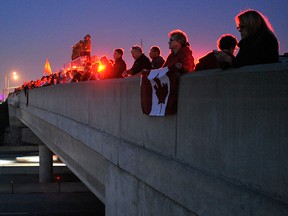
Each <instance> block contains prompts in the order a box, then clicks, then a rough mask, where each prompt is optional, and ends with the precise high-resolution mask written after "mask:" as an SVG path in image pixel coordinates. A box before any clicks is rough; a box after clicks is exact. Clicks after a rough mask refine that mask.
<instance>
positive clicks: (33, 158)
mask: <svg viewBox="0 0 288 216" xmlns="http://www.w3.org/2000/svg"><path fill="white" fill-rule="evenodd" d="M16 161H17V162H20V163H27V162H29V163H39V161H40V160H39V156H25V157H24V156H23V157H16ZM57 161H58V157H57V156H56V155H53V162H57Z"/></svg>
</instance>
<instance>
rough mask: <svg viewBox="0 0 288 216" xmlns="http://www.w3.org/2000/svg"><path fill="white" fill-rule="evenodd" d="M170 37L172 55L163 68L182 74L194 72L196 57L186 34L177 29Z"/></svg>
mask: <svg viewBox="0 0 288 216" xmlns="http://www.w3.org/2000/svg"><path fill="white" fill-rule="evenodd" d="M168 36H169V37H170V39H169V42H168V44H169V49H170V50H171V53H170V54H169V56H168V57H167V59H166V62H165V63H164V65H163V67H168V68H169V70H173V71H175V72H177V73H180V74H183V73H187V72H192V71H194V69H195V64H194V57H193V55H192V50H191V48H190V44H189V42H188V38H187V35H186V33H185V32H183V31H181V30H178V29H177V30H173V31H171V32H170V33H169V34H168Z"/></svg>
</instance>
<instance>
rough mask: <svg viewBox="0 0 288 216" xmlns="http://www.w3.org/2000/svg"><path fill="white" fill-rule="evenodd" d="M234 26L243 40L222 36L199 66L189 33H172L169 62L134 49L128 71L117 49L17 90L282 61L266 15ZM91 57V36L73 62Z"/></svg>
mask: <svg viewBox="0 0 288 216" xmlns="http://www.w3.org/2000/svg"><path fill="white" fill-rule="evenodd" d="M235 23H236V27H237V29H238V31H239V33H240V36H241V40H240V41H239V42H238V41H237V39H236V37H235V36H234V35H231V34H225V35H222V36H221V37H220V38H219V39H218V43H217V46H218V50H213V51H211V52H209V53H208V54H207V55H205V56H204V57H202V58H200V59H199V63H197V64H196V65H195V63H194V57H193V52H192V49H191V47H190V43H189V41H188V37H187V35H186V33H185V32H183V31H181V30H173V31H171V32H170V33H169V34H168V36H169V42H168V44H169V49H170V50H171V53H170V54H169V55H168V57H167V59H166V60H165V59H164V58H163V57H162V56H161V49H160V48H159V47H158V46H152V47H151V48H150V51H149V57H150V59H149V58H148V57H147V56H146V55H145V54H144V53H143V50H142V48H141V47H140V46H138V45H135V46H132V48H131V50H130V51H131V55H132V57H133V58H134V60H135V61H134V64H133V66H132V67H131V68H130V69H127V66H126V63H125V61H124V60H123V55H124V50H123V49H122V48H118V49H115V50H114V53H113V58H114V60H108V58H107V57H106V56H103V57H102V58H101V59H100V60H99V61H97V63H96V64H91V63H89V62H88V63H87V64H86V65H85V67H84V70H83V71H77V70H72V71H71V70H68V71H67V72H64V71H63V70H61V71H59V72H58V73H53V74H51V75H47V76H43V77H42V78H41V79H39V80H37V81H30V82H26V83H24V84H23V86H22V87H20V88H19V89H18V90H22V89H31V88H35V87H44V86H48V85H55V84H62V83H69V82H79V81H87V80H99V79H110V78H123V77H124V78H125V77H129V76H134V75H136V74H140V73H141V72H142V71H143V70H152V69H158V68H162V67H168V68H169V70H171V71H173V72H175V73H177V74H179V75H181V74H183V73H188V72H193V71H200V70H206V69H214V68H222V69H227V68H230V67H241V66H245V65H254V64H266V63H274V62H278V61H279V43H278V40H277V38H276V36H275V34H274V32H273V28H272V26H271V24H270V23H269V22H268V19H267V18H266V17H265V16H264V15H262V14H261V13H260V12H258V11H256V10H246V11H244V12H241V13H239V14H238V15H237V16H236V17H235ZM236 46H238V47H239V52H238V53H237V55H236V56H235V55H234V52H235V48H236ZM79 47H80V48H79ZM82 47H83V49H82ZM90 53H91V40H90V35H86V36H85V37H84V41H82V42H81V43H80V42H79V43H78V44H77V46H76V45H75V46H74V47H73V51H72V60H73V59H75V58H77V57H79V56H83V55H87V56H89V58H90Z"/></svg>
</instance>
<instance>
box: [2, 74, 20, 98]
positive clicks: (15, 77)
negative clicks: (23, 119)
mask: <svg viewBox="0 0 288 216" xmlns="http://www.w3.org/2000/svg"><path fill="white" fill-rule="evenodd" d="M10 75H13V79H14V80H17V79H18V76H17V73H16V72H15V71H13V72H11V73H8V74H6V75H5V78H4V101H5V100H6V98H7V96H8V94H7V92H8V93H9V77H10Z"/></svg>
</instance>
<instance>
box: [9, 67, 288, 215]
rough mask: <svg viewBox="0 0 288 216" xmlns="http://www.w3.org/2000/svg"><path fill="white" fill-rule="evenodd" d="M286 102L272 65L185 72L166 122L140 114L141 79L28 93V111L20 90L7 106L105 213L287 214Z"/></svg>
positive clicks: (286, 71)
mask: <svg viewBox="0 0 288 216" xmlns="http://www.w3.org/2000/svg"><path fill="white" fill-rule="evenodd" d="M287 96H288V64H287V63H279V64H271V65H257V66H250V67H243V68H239V69H231V70H227V71H221V70H210V71H201V72H195V73H192V74H188V75H184V76H182V77H181V79H180V86H179V97H178V98H179V99H178V112H177V114H176V115H172V116H166V117H150V116H146V115H144V114H142V110H141V105H140V81H139V78H129V79H125V80H124V79H114V80H105V81H88V82H80V83H70V84H65V85H56V86H50V87H44V88H39V89H33V90H31V91H29V103H28V106H26V103H27V97H25V95H24V93H22V94H20V95H18V96H14V97H9V104H10V110H11V113H15V114H16V116H17V117H18V118H19V119H20V120H22V121H23V122H24V123H25V124H26V125H28V126H29V127H30V128H31V129H32V130H33V131H34V133H35V134H36V135H38V136H39V138H40V139H41V140H42V141H43V142H44V143H45V144H46V145H48V147H49V148H51V150H52V151H54V152H55V153H57V154H58V155H59V156H60V157H61V158H62V159H63V160H64V161H65V162H66V163H67V165H68V166H69V168H70V169H71V170H72V171H74V172H75V174H77V175H78V177H79V178H80V179H81V180H82V181H83V182H84V183H85V184H86V185H87V186H88V187H89V188H90V189H91V190H92V191H93V192H94V193H95V194H96V195H97V196H98V197H99V198H100V199H101V200H102V201H103V202H104V203H105V205H106V214H107V215H211V216H212V215H213V216H214V215H286V214H288V186H287V182H288V157H287V156H286V155H287V153H288V146H287V141H288V131H287V130H288V123H287V122H288V121H287V120H288V119H287V118H288V109H287V108H288V97H287ZM19 98H20V99H19ZM152 200H153V201H152ZM164 209H165V210H164ZM124 212H126V214H124ZM127 213H128V214H127ZM129 213H130V214H129ZM163 213H164V214H163Z"/></svg>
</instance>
